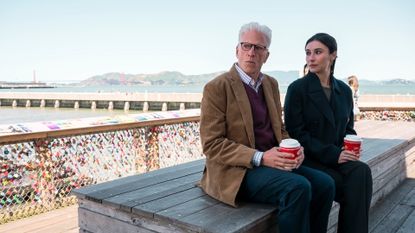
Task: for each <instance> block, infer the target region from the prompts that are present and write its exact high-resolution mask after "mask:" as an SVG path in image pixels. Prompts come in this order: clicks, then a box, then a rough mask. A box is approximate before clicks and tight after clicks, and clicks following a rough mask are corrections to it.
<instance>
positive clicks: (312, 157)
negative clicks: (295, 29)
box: [284, 33, 372, 233]
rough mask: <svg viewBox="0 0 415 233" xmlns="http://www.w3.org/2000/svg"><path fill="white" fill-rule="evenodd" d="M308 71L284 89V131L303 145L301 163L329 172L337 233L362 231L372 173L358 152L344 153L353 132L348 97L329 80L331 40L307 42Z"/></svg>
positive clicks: (322, 36)
mask: <svg viewBox="0 0 415 233" xmlns="http://www.w3.org/2000/svg"><path fill="white" fill-rule="evenodd" d="M305 52H306V61H307V66H308V69H309V72H308V74H306V75H305V76H304V77H303V78H301V79H298V80H296V81H294V82H293V83H292V84H291V85H290V86H289V87H288V90H287V94H286V97H285V105H284V116H285V124H286V129H287V131H288V133H289V135H290V136H291V137H292V138H295V139H297V140H299V142H300V143H301V145H302V146H303V147H304V154H305V160H304V165H307V166H310V167H313V168H316V169H319V170H321V171H324V172H326V173H327V174H329V175H330V176H331V177H332V178H333V180H334V182H335V185H336V196H335V201H337V202H338V203H339V204H340V213H339V221H338V231H337V232H338V233H345V232H350V233H358V232H368V214H369V207H370V202H371V197H372V175H371V171H370V168H369V166H368V165H367V164H365V163H363V162H361V161H360V160H359V159H360V153H354V152H352V151H348V150H344V148H343V140H344V137H345V136H346V134H356V131H355V130H354V129H353V127H354V121H353V101H352V100H353V98H352V92H351V90H350V88H349V87H348V85H347V84H346V83H344V82H343V81H340V80H338V79H336V78H335V77H334V76H333V73H334V65H335V63H336V58H337V43H336V40H335V39H334V38H333V37H332V36H330V35H328V34H326V33H318V34H316V35H314V36H312V37H311V38H310V39H308V40H307V42H306V45H305Z"/></svg>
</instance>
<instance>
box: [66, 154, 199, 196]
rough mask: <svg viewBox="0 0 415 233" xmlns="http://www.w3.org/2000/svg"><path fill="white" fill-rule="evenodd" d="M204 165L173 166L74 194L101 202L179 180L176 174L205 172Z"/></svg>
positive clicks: (105, 183)
mask: <svg viewBox="0 0 415 233" xmlns="http://www.w3.org/2000/svg"><path fill="white" fill-rule="evenodd" d="M204 165H205V160H204V159H199V160H196V161H193V162H189V163H185V164H181V165H180V166H172V167H168V168H163V169H159V170H155V171H151V172H147V173H143V174H139V175H133V176H128V177H124V178H120V179H117V180H113V181H109V182H104V183H100V184H96V185H91V186H87V187H82V188H80V189H75V190H73V191H72V192H73V193H74V194H75V195H76V196H78V197H82V198H85V197H86V196H88V197H90V198H91V199H96V200H101V199H105V198H108V197H112V196H114V195H118V194H121V193H122V192H128V191H129V190H134V189H136V188H140V187H143V186H145V185H151V184H154V183H157V182H160V180H161V182H163V181H165V180H166V179H167V178H173V179H174V178H177V175H174V174H175V173H177V174H190V173H194V172H197V171H203V169H204ZM172 175H173V176H172ZM135 185H138V187H137V186H135Z"/></svg>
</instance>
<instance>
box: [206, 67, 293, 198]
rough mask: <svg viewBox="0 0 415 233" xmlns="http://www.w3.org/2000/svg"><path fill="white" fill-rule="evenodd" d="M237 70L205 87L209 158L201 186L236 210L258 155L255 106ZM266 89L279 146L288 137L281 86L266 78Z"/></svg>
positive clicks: (207, 153)
mask: <svg viewBox="0 0 415 233" xmlns="http://www.w3.org/2000/svg"><path fill="white" fill-rule="evenodd" d="M234 66H235V65H234ZM234 66H232V68H231V69H230V71H229V72H226V73H224V74H222V75H220V76H218V77H216V78H215V79H213V80H212V81H210V82H209V83H207V84H206V85H205V87H204V90H203V98H202V104H201V120H200V136H201V141H202V147H203V153H204V154H205V156H206V165H205V170H204V173H203V177H202V180H201V182H200V185H201V187H202V189H203V190H204V191H205V192H206V193H207V194H208V195H210V196H212V197H213V198H215V199H217V200H220V201H222V202H224V203H226V204H229V205H231V206H236V196H237V194H238V191H239V188H240V185H241V183H242V180H243V178H244V175H245V172H246V170H247V169H251V168H252V164H251V161H252V157H253V155H254V153H255V151H256V150H255V137H254V129H253V119H252V112H251V106H250V103H249V99H248V96H247V94H246V91H245V88H244V85H243V82H242V80H241V78H240V77H239V74H238V72H237V71H236V69H235V67H234ZM262 85H263V90H264V95H265V100H266V103H267V106H268V113H269V116H270V119H271V124H272V128H273V130H274V134H275V136H276V139H277V141H278V143H279V142H280V141H281V140H282V139H284V138H288V134H287V133H286V131H285V130H284V126H283V123H282V116H281V113H282V109H281V101H280V93H279V90H278V82H277V81H276V80H275V79H273V78H271V77H269V76H267V75H265V77H264V80H263V82H262ZM276 146H277V145H276Z"/></svg>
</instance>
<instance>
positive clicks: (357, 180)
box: [305, 160, 373, 233]
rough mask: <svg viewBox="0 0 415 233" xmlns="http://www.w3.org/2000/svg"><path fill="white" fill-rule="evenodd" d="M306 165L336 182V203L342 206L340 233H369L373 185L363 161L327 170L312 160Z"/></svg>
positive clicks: (339, 222) (351, 162) (339, 221)
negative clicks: (324, 173) (327, 175)
mask: <svg viewBox="0 0 415 233" xmlns="http://www.w3.org/2000/svg"><path fill="white" fill-rule="evenodd" d="M305 163H306V164H307V166H310V167H313V168H315V169H318V170H320V171H324V172H326V173H327V174H329V175H330V176H331V177H332V178H333V179H334V182H335V184H336V196H335V198H334V200H335V201H336V202H338V203H339V204H340V212H339V220H338V227H337V233H367V232H369V208H370V202H371V200H372V185H373V181H372V172H371V170H370V168H369V166H368V165H367V164H366V163H363V162H361V161H350V162H346V163H342V164H338V165H337V166H335V167H326V166H324V165H322V164H320V163H316V162H313V161H310V160H308V161H305Z"/></svg>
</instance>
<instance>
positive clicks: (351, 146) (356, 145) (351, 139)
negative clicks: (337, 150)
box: [344, 134, 363, 154]
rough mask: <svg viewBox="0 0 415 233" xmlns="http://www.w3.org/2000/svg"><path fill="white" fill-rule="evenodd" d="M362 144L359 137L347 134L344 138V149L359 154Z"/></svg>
mask: <svg viewBox="0 0 415 233" xmlns="http://www.w3.org/2000/svg"><path fill="white" fill-rule="evenodd" d="M362 142H363V140H362V138H361V137H359V136H357V135H353V134H348V135H346V137H344V149H345V150H349V151H353V152H354V153H356V154H359V153H360V147H361V146H362Z"/></svg>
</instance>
